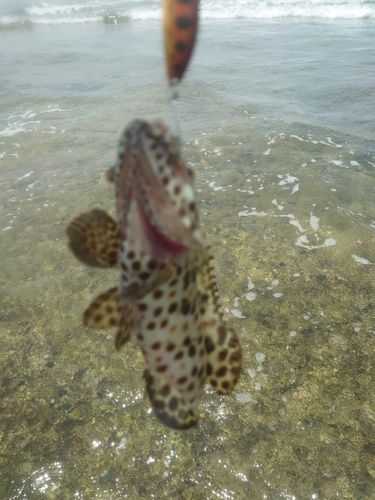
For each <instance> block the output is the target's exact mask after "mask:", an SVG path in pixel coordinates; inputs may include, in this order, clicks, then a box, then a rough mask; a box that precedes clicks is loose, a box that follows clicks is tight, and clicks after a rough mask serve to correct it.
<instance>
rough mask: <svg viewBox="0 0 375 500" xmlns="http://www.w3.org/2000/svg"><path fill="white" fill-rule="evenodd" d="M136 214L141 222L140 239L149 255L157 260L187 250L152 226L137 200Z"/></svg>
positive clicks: (168, 257)
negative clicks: (141, 235) (141, 234)
mask: <svg viewBox="0 0 375 500" xmlns="http://www.w3.org/2000/svg"><path fill="white" fill-rule="evenodd" d="M137 208H138V215H139V220H140V222H141V225H142V228H140V227H139V228H138V229H141V232H142V233H143V238H141V239H140V241H141V242H142V246H143V247H144V248H143V250H145V251H146V252H147V253H148V254H149V255H150V256H152V257H153V258H155V259H157V260H169V259H171V258H173V257H175V256H177V255H180V254H182V253H183V252H185V251H187V250H188V247H186V246H185V245H183V244H182V243H180V242H178V241H173V240H171V239H170V238H168V237H167V236H166V235H165V234H164V233H163V232H161V231H159V230H158V228H156V227H154V226H153V225H152V223H151V221H150V218H149V217H148V216H147V215H146V212H145V209H144V206H143V203H142V202H141V201H137Z"/></svg>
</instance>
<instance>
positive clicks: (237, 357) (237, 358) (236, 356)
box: [229, 352, 241, 363]
mask: <svg viewBox="0 0 375 500" xmlns="http://www.w3.org/2000/svg"><path fill="white" fill-rule="evenodd" d="M229 361H230V362H231V363H238V362H239V361H241V353H240V352H233V353H232V354H231V356H230V358H229Z"/></svg>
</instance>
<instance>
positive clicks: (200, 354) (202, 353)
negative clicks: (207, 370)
mask: <svg viewBox="0 0 375 500" xmlns="http://www.w3.org/2000/svg"><path fill="white" fill-rule="evenodd" d="M205 354H206V351H205V349H201V350H200V351H199V357H200V358H203V357H204V355H205Z"/></svg>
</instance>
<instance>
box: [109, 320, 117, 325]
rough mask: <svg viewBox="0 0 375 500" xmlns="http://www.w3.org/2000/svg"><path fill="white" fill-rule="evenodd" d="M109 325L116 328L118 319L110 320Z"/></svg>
mask: <svg viewBox="0 0 375 500" xmlns="http://www.w3.org/2000/svg"><path fill="white" fill-rule="evenodd" d="M109 324H110V325H111V326H116V325H117V319H116V318H111V319H110V320H109Z"/></svg>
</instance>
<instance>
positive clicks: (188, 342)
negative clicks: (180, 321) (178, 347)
mask: <svg viewBox="0 0 375 500" xmlns="http://www.w3.org/2000/svg"><path fill="white" fill-rule="evenodd" d="M183 344H184V345H186V346H188V345H190V344H191V338H190V337H186V339H185V340H184V342H183Z"/></svg>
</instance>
